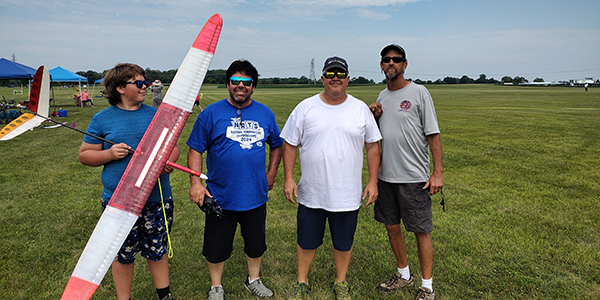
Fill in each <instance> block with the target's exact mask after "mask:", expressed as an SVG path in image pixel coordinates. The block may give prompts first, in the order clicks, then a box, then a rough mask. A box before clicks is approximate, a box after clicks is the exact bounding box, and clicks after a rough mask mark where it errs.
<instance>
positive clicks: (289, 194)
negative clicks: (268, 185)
mask: <svg viewBox="0 0 600 300" xmlns="http://www.w3.org/2000/svg"><path fill="white" fill-rule="evenodd" d="M283 194H284V195H285V198H286V199H288V201H290V202H291V203H296V202H294V197H296V198H298V186H297V185H296V182H294V181H293V180H286V181H285V184H284V185H283Z"/></svg>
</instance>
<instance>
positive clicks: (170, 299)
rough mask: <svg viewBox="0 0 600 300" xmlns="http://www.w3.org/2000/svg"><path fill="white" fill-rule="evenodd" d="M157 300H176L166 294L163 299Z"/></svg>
mask: <svg viewBox="0 0 600 300" xmlns="http://www.w3.org/2000/svg"><path fill="white" fill-rule="evenodd" d="M159 300H177V299H175V297H173V296H171V294H168V295H166V296H165V297H164V298H162V299H159Z"/></svg>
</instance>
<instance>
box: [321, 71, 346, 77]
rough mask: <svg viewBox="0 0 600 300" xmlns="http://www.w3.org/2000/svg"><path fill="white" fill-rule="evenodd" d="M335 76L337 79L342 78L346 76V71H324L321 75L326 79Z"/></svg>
mask: <svg viewBox="0 0 600 300" xmlns="http://www.w3.org/2000/svg"><path fill="white" fill-rule="evenodd" d="M335 76H337V78H339V79H344V78H346V77H348V73H346V72H325V73H323V77H325V78H327V79H333V77H335Z"/></svg>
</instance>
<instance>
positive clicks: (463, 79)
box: [458, 75, 475, 84]
mask: <svg viewBox="0 0 600 300" xmlns="http://www.w3.org/2000/svg"><path fill="white" fill-rule="evenodd" d="M474 82H475V80H473V78H469V76H467V75H463V76H462V77H461V78H460V81H459V82H458V83H460V84H465V83H474Z"/></svg>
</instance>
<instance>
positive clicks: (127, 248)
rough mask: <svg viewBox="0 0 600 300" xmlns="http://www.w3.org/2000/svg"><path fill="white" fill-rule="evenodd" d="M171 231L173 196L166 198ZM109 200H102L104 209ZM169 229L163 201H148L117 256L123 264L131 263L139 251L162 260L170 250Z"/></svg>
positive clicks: (146, 255) (156, 259) (153, 259)
mask: <svg viewBox="0 0 600 300" xmlns="http://www.w3.org/2000/svg"><path fill="white" fill-rule="evenodd" d="M164 202H165V210H166V213H167V220H168V222H169V231H171V230H172V226H173V198H172V197H169V198H167V199H164ZM107 204H108V202H107V201H104V200H103V201H102V210H104V209H105V208H106V205H107ZM167 247H168V245H167V229H166V226H165V217H164V214H163V209H162V204H161V202H149V203H146V205H145V206H144V208H143V209H142V213H141V215H140V217H139V218H138V219H137V221H136V222H135V224H134V225H133V228H132V229H131V231H130V232H129V235H128V236H127V238H126V239H125V242H123V246H121V249H119V252H118V253H117V257H116V258H115V260H116V261H118V262H119V263H121V264H124V265H130V264H132V263H133V262H134V261H135V257H136V255H137V253H138V252H139V253H141V255H142V256H143V257H145V258H147V259H149V260H152V261H160V260H161V259H163V257H164V256H165V254H167V251H168V248H167Z"/></svg>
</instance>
